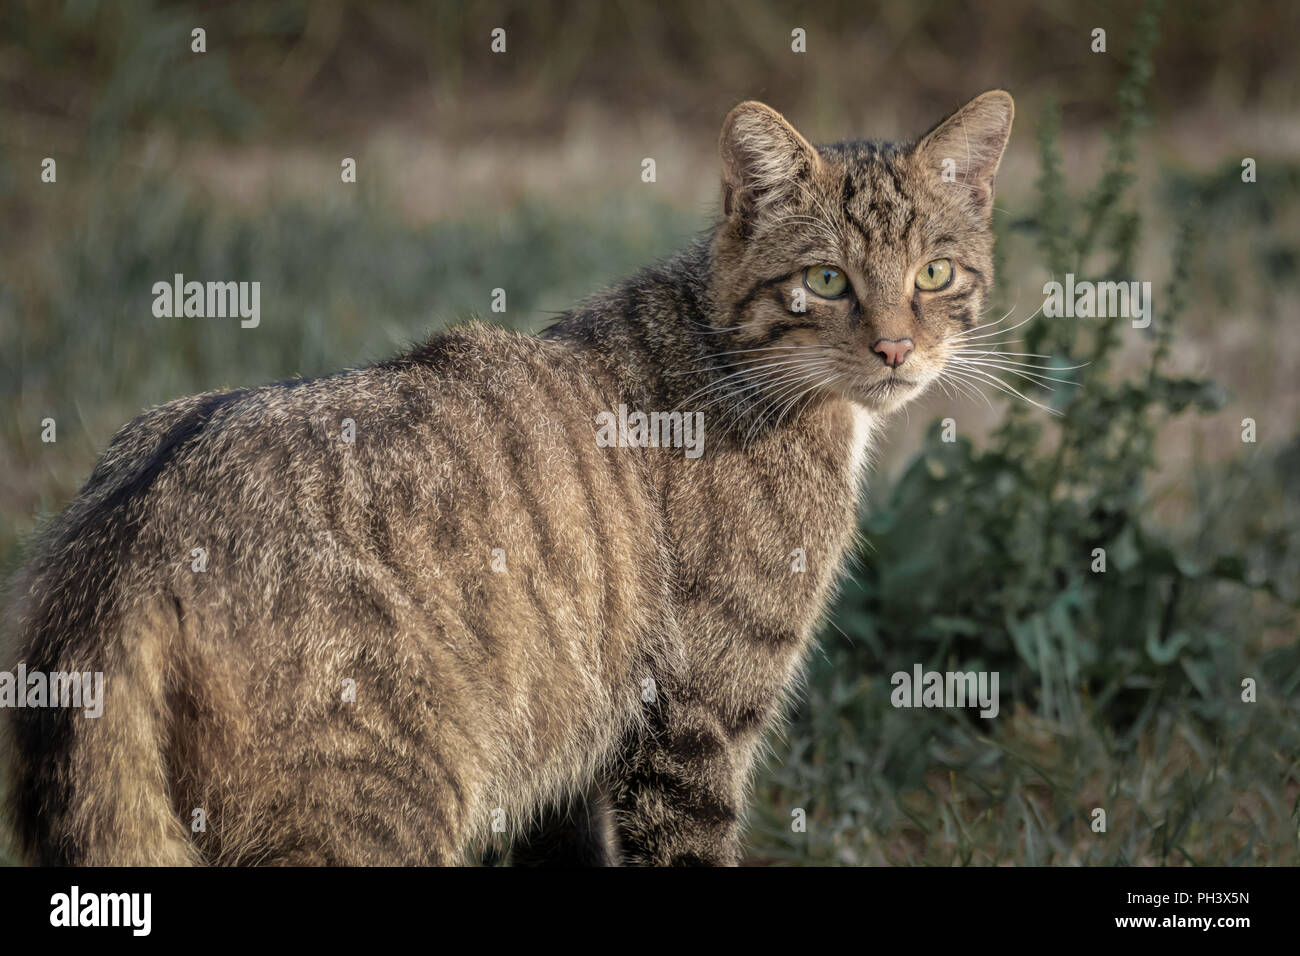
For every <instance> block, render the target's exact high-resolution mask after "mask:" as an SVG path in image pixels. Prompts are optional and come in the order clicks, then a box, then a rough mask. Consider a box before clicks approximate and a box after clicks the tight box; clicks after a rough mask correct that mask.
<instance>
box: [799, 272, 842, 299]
mask: <svg viewBox="0 0 1300 956" xmlns="http://www.w3.org/2000/svg"><path fill="white" fill-rule="evenodd" d="M803 284H804V285H806V286H807V287H808V291H809V292H811V293H812V294H813V295H819V296H821V297H822V298H823V299H838V298H839V297H840V296H842V295H843V294H844V290H845V289H847V288H848V287H849V280H848V279H846V278H844V273H843V272H841V271H840V270H839V269H836V268H835V267H834V266H811V267H809V268H807V269H805V270H804V273H803Z"/></svg>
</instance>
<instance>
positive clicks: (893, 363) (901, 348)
mask: <svg viewBox="0 0 1300 956" xmlns="http://www.w3.org/2000/svg"><path fill="white" fill-rule="evenodd" d="M915 347H916V343H915V342H913V341H912V340H911V339H877V340H876V344H875V345H873V346H871V351H873V352H875V353H877V354H878V355H879V356H880V360H881V361H882V362H884V363H885V364H886V365H888V366H889V367H890V368H898V366H900V365H902V364H903V359H905V358H907V356H908V353H909V352H911V351H912V349H913V348H915Z"/></svg>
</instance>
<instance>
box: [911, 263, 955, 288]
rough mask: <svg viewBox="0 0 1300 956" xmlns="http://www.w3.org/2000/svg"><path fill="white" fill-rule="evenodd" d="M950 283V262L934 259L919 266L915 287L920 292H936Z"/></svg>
mask: <svg viewBox="0 0 1300 956" xmlns="http://www.w3.org/2000/svg"><path fill="white" fill-rule="evenodd" d="M951 281H952V260H951V259H934V260H931V261H930V262H927V263H926V264H925V265H923V266H921V271H920V272H918V273H917V274H916V287H917V288H918V289H920V290H921V291H922V292H938V291H939V290H940V289H942V288H943V287H944V286H946V285H947V284H948V283H949V282H951Z"/></svg>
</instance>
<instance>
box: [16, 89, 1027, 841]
mask: <svg viewBox="0 0 1300 956" xmlns="http://www.w3.org/2000/svg"><path fill="white" fill-rule="evenodd" d="M1012 115H1013V103H1012V100H1011V97H1010V96H1009V95H1008V94H1007V93H1005V92H1002V91H993V92H989V93H985V94H983V95H982V96H980V97H978V98H976V99H975V100H973V101H971V102H970V103H968V104H967V105H966V106H964V107H962V108H961V109H960V110H958V111H957V112H956V113H954V114H953V115H952V116H951V117H949V118H948V119H946V120H945V121H943V122H942V123H940V124H939V125H938V126H936V127H935V128H934V129H933V130H931V131H930V132H929V133H928V134H926V135H925V136H924V137H923V138H922V139H921V140H920V141H919V142H917V143H914V144H913V143H906V144H886V143H877V142H864V141H853V142H844V143H839V144H835V145H829V146H822V147H820V148H816V147H813V146H812V145H810V144H809V143H808V142H807V141H806V140H805V139H804V138H803V137H802V136H801V135H800V134H799V133H798V132H797V131H796V130H795V129H794V128H793V127H792V126H791V125H790V124H789V123H788V122H786V120H785V119H784V118H783V117H782V116H781V115H780V114H778V113H777V112H775V111H773V110H772V109H770V108H768V107H766V106H764V105H762V104H759V103H755V102H747V103H742V104H741V105H739V106H737V107H736V108H735V109H734V110H733V111H732V112H731V113H730V114H729V115H728V116H727V118H726V121H725V123H724V125H723V128H722V134H721V140H720V153H721V160H722V203H721V206H722V208H721V214H720V216H719V221H718V223H717V225H716V228H714V229H713V230H712V232H711V233H710V234H709V235H708V236H707V237H705V238H704V239H702V240H701V241H699V242H697V243H695V244H694V245H693V246H691V247H690V248H688V249H687V250H685V251H684V252H682V253H680V254H679V255H677V256H676V257H675V258H672V259H669V260H667V261H665V262H663V263H661V264H659V265H656V266H653V267H650V268H648V269H646V270H644V271H643V272H641V273H640V274H638V275H636V276H634V277H633V278H631V279H628V280H626V281H624V282H623V283H622V284H620V285H618V286H617V287H615V288H614V289H613V290H612V291H609V292H607V293H605V294H603V295H600V296H599V297H597V298H595V299H593V300H591V301H590V302H589V303H587V304H586V305H584V306H581V307H579V308H576V309H574V310H573V311H571V312H568V313H566V314H564V315H563V316H562V317H560V318H559V320H558V321H557V322H556V323H555V324H554V325H553V326H552V327H551V328H550V329H548V330H547V331H546V332H545V333H544V334H543V335H541V336H540V337H528V336H524V335H520V334H516V333H513V332H509V331H506V330H504V329H501V328H497V327H492V326H488V325H470V326H465V327H459V328H454V329H452V330H449V331H446V332H443V333H442V334H439V335H437V336H435V337H434V338H432V339H430V340H429V341H427V342H426V343H425V344H423V345H420V346H419V347H417V348H414V349H413V350H411V351H409V352H407V353H406V354H402V355H399V356H398V357H396V358H394V359H392V360H390V361H386V362H383V363H380V364H378V365H374V366H370V367H365V368H359V369H353V370H349V371H345V372H342V373H339V374H337V375H334V376H330V377H326V378H321V379H316V380H297V381H290V382H285V383H281V384H276V385H268V386H264V387H260V388H251V389H239V390H233V391H221V392H212V393H207V394H204V395H198V396H195V397H192V398H186V399H181V400H179V401H174V402H170V403H168V404H166V405H163V406H161V407H159V408H156V409H154V410H152V411H150V412H147V413H146V414H144V415H142V416H141V417H139V418H137V419H136V420H135V421H133V422H131V423H130V424H128V425H126V426H125V427H123V428H122V429H121V430H119V431H118V433H117V434H116V435H115V436H114V437H113V439H112V441H111V443H110V444H109V447H108V449H107V451H106V452H105V453H104V455H103V457H102V458H101V460H100V461H99V463H98V465H97V466H96V467H95V469H94V471H93V473H92V474H91V476H90V478H89V480H88V481H87V483H86V485H85V487H84V488H82V490H81V491H80V492H79V494H78V495H77V497H76V499H75V500H74V501H73V502H72V503H71V504H70V505H69V506H68V508H67V509H66V510H65V511H64V512H63V513H62V514H61V515H60V516H59V517H58V518H57V519H56V520H55V521H54V522H53V524H52V525H51V526H50V527H48V528H47V529H45V531H44V532H43V534H42V535H41V536H40V538H39V540H38V542H37V543H36V545H35V547H34V550H33V553H32V555H31V557H30V559H29V562H28V564H27V565H26V567H25V568H24V569H23V570H22V571H21V572H20V574H19V575H18V576H17V578H16V579H15V582H14V584H13V587H12V595H11V596H12V600H11V602H10V607H11V612H10V613H9V614H7V615H6V617H7V646H6V651H5V654H4V657H3V658H0V666H4V667H8V668H9V670H10V672H13V670H14V668H15V667H16V666H17V665H18V664H20V663H22V664H23V665H24V666H25V668H26V671H27V672H28V673H32V672H45V673H49V672H56V671H79V672H102V673H103V675H104V680H105V684H104V687H105V691H104V694H105V700H104V703H103V714H102V716H100V717H98V718H95V719H87V718H86V717H84V716H83V714H82V713H80V712H78V711H75V710H72V709H70V708H67V707H27V708H6V709H4V710H3V711H2V712H0V716H3V718H4V753H5V754H6V768H5V775H4V778H3V779H4V780H5V781H6V782H7V784H8V790H9V793H8V804H9V811H10V816H11V818H12V825H13V830H14V835H15V837H16V841H15V842H16V845H17V846H18V848H19V849H20V851H21V852H22V853H23V854H24V855H25V856H26V858H27V859H29V860H31V861H33V862H37V863H42V864H198V863H212V864H271V863H278V864H388V863H399V864H448V863H455V862H459V861H460V860H461V859H462V854H463V853H464V852H465V851H466V849H467V847H469V846H471V845H473V844H474V842H475V841H481V840H482V839H483V838H484V837H485V836H486V835H488V834H490V833H492V832H494V831H496V830H499V829H501V828H502V827H505V828H506V829H508V830H509V832H511V833H512V834H513V835H514V836H515V838H516V848H515V850H514V851H513V853H512V859H513V860H514V862H517V863H523V864H546V863H567V864H613V863H626V864H679V865H680V864H735V863H737V862H738V860H739V858H740V854H741V840H742V816H743V813H744V808H745V801H746V795H747V789H748V786H749V779H750V775H751V771H752V768H753V764H754V759H755V753H756V750H757V749H758V747H759V745H760V742H761V740H762V736H763V733H764V730H765V728H767V727H768V726H769V725H770V724H771V723H772V722H773V720H774V719H775V718H776V717H777V716H778V715H779V712H780V710H781V707H782V705H783V702H784V700H785V698H786V696H787V694H788V693H789V692H790V690H791V688H792V686H793V685H795V684H796V683H797V679H798V675H799V672H800V667H801V661H802V658H803V657H804V654H805V651H806V650H807V648H808V646H809V644H810V642H811V641H812V639H813V637H814V635H815V633H816V631H817V628H818V626H819V623H820V622H821V621H822V619H823V616H824V614H825V613H826V610H827V607H828V604H829V602H830V601H831V598H832V593H833V589H834V587H835V584H836V581H837V577H838V575H839V574H840V571H841V567H842V565H843V563H844V560H845V557H846V553H847V552H848V551H849V549H850V547H851V545H852V543H853V540H854V535H855V529H856V516H857V506H858V499H859V491H860V485H861V478H862V472H863V470H864V467H865V465H866V462H867V459H868V456H869V453H870V447H871V442H872V436H873V433H874V431H875V430H876V428H877V427H878V425H879V423H880V421H881V420H882V419H883V418H884V417H886V416H887V415H888V414H889V413H890V412H891V411H893V410H895V409H898V408H899V407H901V406H902V405H903V404H904V403H906V402H908V401H910V400H911V399H913V398H914V397H916V396H917V395H919V394H920V393H922V392H923V391H924V390H925V389H926V388H927V386H929V385H931V384H932V383H934V382H935V381H936V380H937V379H939V377H940V376H941V375H942V374H943V373H944V369H945V363H946V362H947V361H948V360H949V358H951V356H952V354H953V352H954V350H955V349H957V348H960V347H961V346H960V342H961V337H962V336H963V334H969V333H970V331H971V330H973V329H974V328H976V323H977V321H978V319H977V317H978V316H979V315H980V314H981V312H982V310H983V307H984V303H985V299H986V296H987V294H988V292H989V289H990V282H991V281H992V245H993V237H992V232H991V229H990V220H991V213H992V197H993V185H994V177H995V175H996V173H997V169H998V165H999V162H1000V161H1001V156H1002V153H1003V150H1004V148H1005V146H1006V142H1007V138H1008V136H1009V134H1010V128H1011V122H1012ZM621 406H625V409H632V410H639V411H644V412H662V413H671V412H683V413H686V414H688V415H691V414H694V413H700V414H702V416H703V417H702V419H700V420H701V421H702V422H703V432H702V433H701V434H700V435H697V438H700V437H702V439H703V442H702V453H701V454H699V455H697V456H695V457H689V456H688V455H686V454H684V452H683V449H682V448H681V447H677V446H676V445H675V444H674V443H673V442H672V441H670V440H668V441H647V440H646V436H645V435H644V429H642V433H641V435H640V440H639V441H627V442H616V443H614V444H613V445H611V444H610V443H608V442H600V441H598V440H597V438H598V433H597V422H599V421H601V420H602V416H605V418H604V420H605V421H608V420H609V418H608V416H610V415H612V414H613V413H614V411H615V410H617V409H619V408H620V407H621ZM661 423H662V421H661ZM664 427H665V428H666V429H667V430H666V431H664V433H663V436H662V437H665V438H669V439H671V438H672V437H673V433H672V427H671V426H664ZM634 431H635V429H634ZM634 437H635V436H634Z"/></svg>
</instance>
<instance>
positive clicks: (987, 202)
mask: <svg viewBox="0 0 1300 956" xmlns="http://www.w3.org/2000/svg"><path fill="white" fill-rule="evenodd" d="M1015 114H1016V104H1015V101H1014V100H1012V99H1011V94H1010V93H1008V92H1007V91H1006V90H990V91H989V92H988V93H982V94H980V95H979V96H977V97H975V99H973V100H971V101H970V102H969V103H967V104H966V105H965V106H963V107H962V108H961V109H959V110H958V111H957V112H955V113H953V114H952V115H951V116H949V117H948V118H947V119H946V120H944V121H943V122H942V123H940V124H939V125H938V126H936V127H935V128H934V129H932V130H930V132H928V133H926V134H925V136H924V137H922V139H921V142H920V143H918V144H917V146H916V153H917V155H918V156H920V157H921V158H922V160H923V161H924V162H925V164H926V166H927V167H928V168H929V169H930V170H931V171H932V172H933V173H934V175H935V176H937V177H938V178H939V180H940V181H941V182H942V183H944V184H946V185H951V186H953V187H954V188H957V189H961V188H965V189H967V190H969V196H970V198H971V200H972V201H973V202H974V203H975V204H976V206H978V207H980V208H981V209H983V210H984V211H986V212H988V211H991V209H992V205H993V180H994V178H995V177H996V176H997V173H998V165H999V164H1000V163H1001V162H1002V152H1003V150H1005V149H1006V148H1007V139H1008V138H1009V137H1010V136H1011V120H1012V118H1013V117H1014V116H1015Z"/></svg>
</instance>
